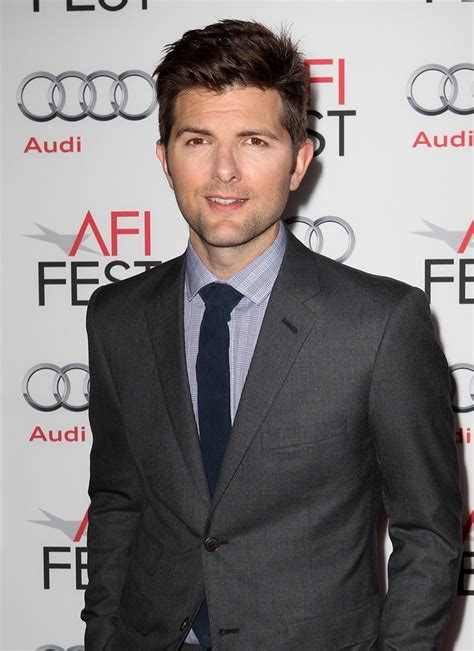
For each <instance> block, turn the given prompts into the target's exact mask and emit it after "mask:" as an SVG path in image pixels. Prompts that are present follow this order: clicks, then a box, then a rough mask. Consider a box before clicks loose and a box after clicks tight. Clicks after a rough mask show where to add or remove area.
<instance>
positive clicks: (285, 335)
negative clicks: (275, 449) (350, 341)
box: [212, 233, 319, 510]
mask: <svg viewBox="0 0 474 651" xmlns="http://www.w3.org/2000/svg"><path fill="white" fill-rule="evenodd" d="M318 291H319V284H318V277H317V263H316V257H315V255H314V254H313V253H310V252H309V251H308V250H307V249H306V247H305V246H304V245H302V244H301V243H300V242H298V241H297V240H296V238H295V237H294V236H293V235H292V234H291V233H288V241H287V248H286V252H285V256H284V259H283V262H282V266H281V268H280V272H279V274H278V277H277V279H276V281H275V284H274V286H273V289H272V293H271V296H270V300H269V302H268V306H267V310H266V312H265V316H264V319H263V322H262V326H261V329H260V333H259V337H258V340H257V344H256V347H255V351H254V355H253V358H252V362H251V364H250V368H249V372H248V374H247V379H246V382H245V385H244V388H243V391H242V395H241V398H240V402H239V406H238V409H237V413H236V415H235V419H234V424H233V428H232V432H231V435H230V439H229V443H228V445H227V450H226V453H225V457H224V461H223V464H222V467H221V471H220V475H219V480H218V483H217V487H216V492H215V494H214V497H213V500H212V510H214V509H215V508H216V506H217V504H218V503H219V501H220V499H221V497H222V495H223V493H224V492H225V490H226V488H227V486H228V485H229V483H230V481H231V480H232V477H233V476H234V474H235V472H236V471H237V469H238V467H239V465H240V463H241V462H242V459H243V457H244V455H245V453H246V451H247V449H248V447H249V446H250V444H251V442H252V440H253V439H254V437H255V435H256V434H257V432H258V429H259V427H260V425H261V424H262V422H263V420H264V418H265V417H266V415H267V413H268V411H269V409H270V407H271V405H272V403H273V401H274V399H275V397H276V395H277V394H278V392H279V390H280V388H281V386H282V385H283V383H284V381H285V378H286V376H287V374H288V372H289V370H290V368H291V366H292V364H293V362H294V360H295V358H296V356H297V354H298V352H299V350H300V348H301V346H302V345H303V343H304V341H305V340H306V338H307V336H308V335H309V333H310V331H311V329H312V328H313V326H314V324H315V321H316V315H315V313H314V312H313V311H312V310H311V309H310V308H309V307H308V306H307V305H306V304H305V303H306V301H309V299H310V298H311V297H312V296H314V294H316V293H317V292H318Z"/></svg>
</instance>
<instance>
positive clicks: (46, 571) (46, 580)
mask: <svg viewBox="0 0 474 651" xmlns="http://www.w3.org/2000/svg"><path fill="white" fill-rule="evenodd" d="M70 551H71V548H70V547H43V587H44V589H45V590H49V589H50V588H51V580H50V579H51V576H50V570H70V569H71V563H51V561H50V558H49V555H50V554H51V553H56V552H60V553H65V552H70Z"/></svg>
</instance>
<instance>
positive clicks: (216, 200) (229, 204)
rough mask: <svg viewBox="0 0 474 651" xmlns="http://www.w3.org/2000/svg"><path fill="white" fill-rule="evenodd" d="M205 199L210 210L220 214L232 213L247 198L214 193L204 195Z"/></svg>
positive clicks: (243, 203)
mask: <svg viewBox="0 0 474 651" xmlns="http://www.w3.org/2000/svg"><path fill="white" fill-rule="evenodd" d="M206 200H207V205H208V206H209V207H210V208H211V210H212V211H213V212H215V213H217V214H220V215H225V214H231V213H234V212H236V211H238V210H239V209H240V208H242V206H244V205H245V203H246V202H247V201H248V199H243V198H242V197H219V196H215V195H214V196H208V197H206Z"/></svg>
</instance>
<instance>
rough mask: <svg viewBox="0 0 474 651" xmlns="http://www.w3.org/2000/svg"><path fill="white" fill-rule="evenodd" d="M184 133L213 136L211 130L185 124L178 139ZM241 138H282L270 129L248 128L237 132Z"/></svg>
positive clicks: (178, 132) (179, 132)
mask: <svg viewBox="0 0 474 651" xmlns="http://www.w3.org/2000/svg"><path fill="white" fill-rule="evenodd" d="M184 133H194V134H197V135H199V136H210V137H212V132H211V131H209V130H208V129H199V128H197V127H192V126H184V127H181V129H178V131H177V132H176V139H178V138H179V137H180V136H182V135H183V134H184ZM237 136H238V137H239V138H244V137H248V138H250V137H252V136H255V137H258V138H259V137H263V138H270V139H271V140H280V138H279V137H278V136H277V135H276V134H274V133H273V132H272V131H268V129H254V130H252V129H248V130H246V131H239V133H238V134H237Z"/></svg>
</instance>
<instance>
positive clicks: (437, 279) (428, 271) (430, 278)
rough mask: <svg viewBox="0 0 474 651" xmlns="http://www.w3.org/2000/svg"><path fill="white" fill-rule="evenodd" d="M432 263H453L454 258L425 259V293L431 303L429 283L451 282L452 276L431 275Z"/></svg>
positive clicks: (452, 280)
mask: <svg viewBox="0 0 474 651" xmlns="http://www.w3.org/2000/svg"><path fill="white" fill-rule="evenodd" d="M434 264H454V260H442V259H441V260H425V294H426V296H427V297H428V300H429V302H430V303H431V283H452V282H454V278H453V276H432V275H431V267H432V266H433V265H434Z"/></svg>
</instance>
